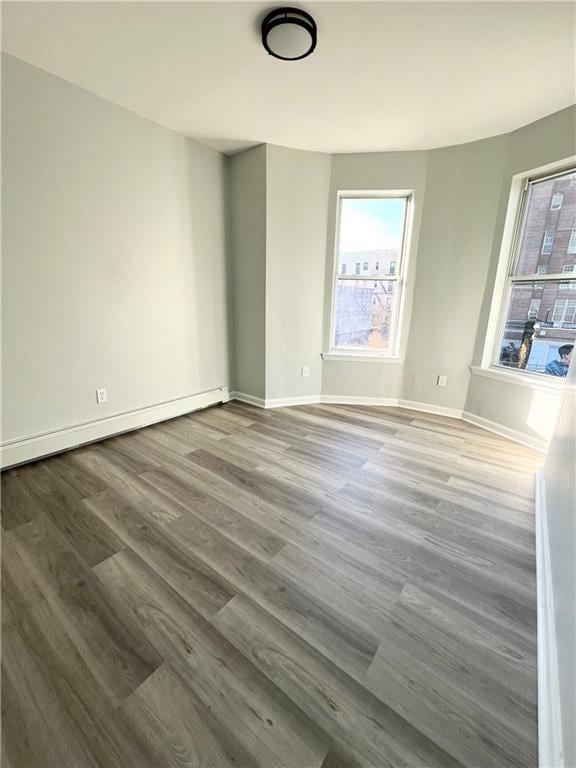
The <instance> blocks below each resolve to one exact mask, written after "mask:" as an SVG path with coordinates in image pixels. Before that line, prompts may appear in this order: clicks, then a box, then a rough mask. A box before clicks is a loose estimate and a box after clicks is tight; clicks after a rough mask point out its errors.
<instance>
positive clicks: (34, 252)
mask: <svg viewBox="0 0 576 768" xmlns="http://www.w3.org/2000/svg"><path fill="white" fill-rule="evenodd" d="M2 85H3V88H2V98H3V110H2V111H3V114H2V117H3V135H2V140H3V147H2V149H3V152H2V159H3V169H2V170H3V190H2V191H3V224H4V227H3V313H4V318H3V371H2V373H3V434H2V438H3V440H9V439H15V438H22V437H27V436H30V435H33V434H36V433H39V432H43V431H48V430H53V429H59V428H62V427H66V426H70V425H73V424H77V423H79V422H86V421H91V420H93V419H98V418H101V417H103V416H106V415H109V414H111V413H117V412H120V411H127V410H132V409H135V408H140V407H143V406H148V405H152V404H156V403H160V402H164V401H166V400H170V399H174V398H178V397H182V396H186V395H191V394H196V393H198V392H202V391H205V390H208V389H212V388H215V387H218V386H221V385H227V384H228V338H227V318H226V313H227V303H226V264H225V243H224V232H225V227H224V168H223V158H222V156H221V155H220V154H219V153H217V152H214V151H213V150H211V149H208V148H206V147H203V146H200V145H199V144H196V143H195V142H193V141H190V140H187V139H185V138H184V137H182V136H180V135H178V134H176V133H173V132H171V131H169V130H166V129H164V128H161V127H159V126H157V125H155V124H154V123H151V122H149V121H147V120H144V119H142V118H140V117H138V116H136V115H134V114H132V113H130V112H128V111H126V110H124V109H121V108H119V107H116V106H114V105H113V104H111V103H109V102H107V101H104V100H103V99H100V98H99V97H97V96H95V95H93V94H91V93H89V92H87V91H85V90H82V89H80V88H78V87H76V86H73V85H71V84H69V83H67V82H65V81H63V80H60V79H58V78H56V77H53V76H51V75H49V74H47V73H45V72H43V71H41V70H39V69H36V68H34V67H32V66H29V65H28V64H25V63H24V62H21V61H19V60H18V59H14V58H11V57H9V56H4V57H3V68H2ZM97 387H106V388H107V390H108V398H109V400H108V403H106V404H103V405H97V404H96V398H95V390H96V388H97Z"/></svg>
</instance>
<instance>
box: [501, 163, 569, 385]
mask: <svg viewBox="0 0 576 768" xmlns="http://www.w3.org/2000/svg"><path fill="white" fill-rule="evenodd" d="M515 274H516V275H517V276H524V275H535V274H542V275H545V274H548V275H551V274H562V275H566V277H567V278H570V277H572V278H576V172H575V173H571V174H570V175H565V176H560V177H557V178H555V179H549V180H547V181H542V182H536V183H534V184H532V185H531V190H530V198H529V201H528V205H527V215H526V224H525V226H524V232H523V237H522V245H521V248H520V253H519V257H518V263H517V266H516V270H515ZM575 337H576V279H575V280H574V281H573V282H568V281H565V282H562V281H549V282H546V281H541V282H540V281H537V280H535V281H534V282H529V283H515V284H513V286H512V294H511V298H510V304H509V307H508V314H507V318H506V322H505V328H504V334H503V339H502V347H501V350H500V364H501V365H506V366H508V367H514V368H523V369H525V370H527V371H532V372H535V373H543V372H544V369H545V367H546V365H547V363H549V362H550V361H551V360H554V359H557V358H558V348H559V347H561V346H562V345H564V344H574V339H575ZM523 342H524V344H523Z"/></svg>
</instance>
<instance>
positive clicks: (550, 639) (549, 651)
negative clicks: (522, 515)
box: [535, 472, 564, 768]
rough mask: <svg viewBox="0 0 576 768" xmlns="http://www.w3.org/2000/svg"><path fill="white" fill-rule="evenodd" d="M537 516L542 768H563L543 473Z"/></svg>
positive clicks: (538, 477) (538, 486)
mask: <svg viewBox="0 0 576 768" xmlns="http://www.w3.org/2000/svg"><path fill="white" fill-rule="evenodd" d="M535 516H536V589H537V608H538V765H539V768H563V766H564V754H563V748H562V720H561V712H560V682H559V677H558V657H557V651H556V625H555V621H554V594H553V591H552V573H551V569H550V546H549V540H548V517H547V509H546V483H545V480H544V477H543V475H542V474H541V472H537V473H536V494H535Z"/></svg>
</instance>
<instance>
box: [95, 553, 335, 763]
mask: <svg viewBox="0 0 576 768" xmlns="http://www.w3.org/2000/svg"><path fill="white" fill-rule="evenodd" d="M96 571H97V573H98V576H99V578H100V579H101V580H102V581H103V583H105V584H106V585H107V587H108V589H109V590H110V594H111V596H112V597H111V599H113V600H115V601H116V602H118V604H120V605H124V606H125V610H128V611H131V612H134V613H135V614H136V615H137V616H138V618H139V620H140V622H141V624H142V627H143V630H144V632H145V633H146V636H147V637H148V639H149V641H150V642H151V643H153V644H154V646H155V647H156V648H157V650H158V652H159V653H161V654H162V656H163V657H164V659H165V660H166V663H167V664H168V665H169V666H170V668H171V669H172V670H173V671H174V673H175V674H177V675H179V676H180V677H181V678H182V680H183V682H184V684H185V685H187V686H188V687H190V688H191V690H192V691H193V693H194V695H195V697H196V699H197V700H199V701H200V702H202V704H203V705H204V706H205V707H206V708H207V709H208V710H209V712H210V713H211V714H212V715H213V717H214V718H215V719H216V721H217V722H218V723H219V724H220V727H221V728H223V729H224V730H225V731H226V732H227V733H228V734H229V735H228V738H229V739H230V740H233V739H236V740H238V741H239V742H240V744H241V745H242V751H243V752H244V754H248V755H249V756H250V761H249V762H247V763H244V764H246V765H252V766H255V767H261V768H268V766H271V765H274V766H279V767H281V766H287V767H290V768H295V766H299V765H303V766H304V765H306V766H310V768H313V767H314V766H320V765H321V763H322V761H323V759H324V757H325V755H326V752H327V744H326V743H325V741H324V739H323V737H322V735H321V734H318V733H317V732H316V731H315V729H314V728H313V727H312V723H311V722H308V721H307V720H306V718H305V717H304V715H303V714H302V713H301V712H300V711H299V710H298V709H297V708H296V707H295V706H293V705H292V704H291V703H290V701H289V700H288V699H286V697H284V696H283V695H282V694H281V692H280V691H279V690H278V689H277V688H276V687H275V686H273V685H272V684H271V682H270V681H269V680H268V679H267V678H266V677H265V676H264V675H262V674H260V673H259V672H258V671H257V670H256V668H254V666H253V665H252V664H251V663H250V662H249V661H248V660H247V659H246V658H245V657H244V656H243V655H242V654H240V653H238V652H237V651H236V650H235V649H234V647H233V646H232V645H231V644H230V643H229V642H228V641H227V640H226V639H225V638H224V637H223V636H222V635H221V634H220V633H219V632H217V631H216V630H215V629H214V628H213V627H212V626H211V625H210V624H208V622H206V621H205V620H203V619H202V617H200V615H199V614H196V613H195V612H194V611H192V610H190V608H189V607H188V605H187V604H186V603H185V602H184V601H183V600H182V599H181V598H180V597H179V596H178V595H177V594H176V593H174V592H173V591H171V590H170V588H169V587H168V586H167V585H166V584H165V583H164V582H163V581H162V580H161V579H159V578H158V577H157V576H155V574H154V573H153V571H152V570H151V569H149V568H148V567H147V566H146V565H145V563H144V562H143V561H142V560H140V559H139V558H138V557H137V556H136V555H133V554H131V553H129V552H126V553H120V554H119V555H115V556H114V557H113V558H110V559H109V560H106V561H105V562H103V563H101V564H100V565H98V566H97V567H96ZM236 757H238V755H236ZM239 762H240V761H239ZM240 764H242V763H241V762H240Z"/></svg>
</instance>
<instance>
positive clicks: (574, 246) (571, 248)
mask: <svg viewBox="0 0 576 768" xmlns="http://www.w3.org/2000/svg"><path fill="white" fill-rule="evenodd" d="M568 253H576V227H574V228H573V229H572V232H571V234H570V242H569V243H568Z"/></svg>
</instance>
